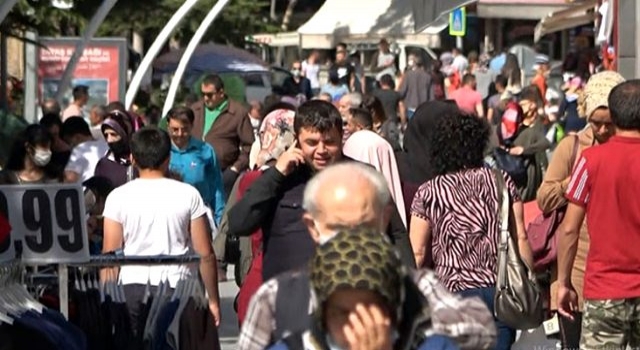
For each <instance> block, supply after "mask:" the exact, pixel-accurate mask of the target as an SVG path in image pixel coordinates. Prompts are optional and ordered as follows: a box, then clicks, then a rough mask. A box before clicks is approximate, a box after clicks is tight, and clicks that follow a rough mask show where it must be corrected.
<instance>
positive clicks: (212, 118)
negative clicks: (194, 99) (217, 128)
mask: <svg viewBox="0 0 640 350" xmlns="http://www.w3.org/2000/svg"><path fill="white" fill-rule="evenodd" d="M228 106H229V100H224V102H222V103H221V104H220V105H219V106H217V107H216V108H214V109H209V108H207V107H205V108H204V131H203V132H202V138H203V139H204V137H205V136H206V135H207V134H208V133H209V130H211V128H212V127H213V123H215V122H216V119H218V117H219V116H220V114H222V111H224V109H225V108H227V107H228Z"/></svg>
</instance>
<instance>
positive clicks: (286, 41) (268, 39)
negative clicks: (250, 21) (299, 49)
mask: <svg viewBox="0 0 640 350" xmlns="http://www.w3.org/2000/svg"><path fill="white" fill-rule="evenodd" d="M244 40H245V41H247V42H251V43H256V44H262V45H268V46H271V47H285V46H298V45H299V44H300V35H298V32H286V33H276V34H253V35H247V36H245V38H244Z"/></svg>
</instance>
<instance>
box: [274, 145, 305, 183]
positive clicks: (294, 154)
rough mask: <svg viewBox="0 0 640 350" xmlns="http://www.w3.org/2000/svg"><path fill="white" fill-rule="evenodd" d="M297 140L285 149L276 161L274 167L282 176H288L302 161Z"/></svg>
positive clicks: (302, 157)
mask: <svg viewBox="0 0 640 350" xmlns="http://www.w3.org/2000/svg"><path fill="white" fill-rule="evenodd" d="M297 146H298V141H297V140H296V141H294V142H293V144H292V145H291V146H290V147H289V149H287V150H286V151H285V152H284V153H283V154H282V155H281V156H280V158H278V161H277V162H276V169H277V170H278V171H279V172H280V173H281V174H282V175H284V176H289V174H291V173H292V172H293V171H294V170H295V169H296V168H297V167H298V165H300V164H303V163H304V156H303V154H302V150H301V149H300V148H298V147H297Z"/></svg>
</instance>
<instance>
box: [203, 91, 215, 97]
mask: <svg viewBox="0 0 640 350" xmlns="http://www.w3.org/2000/svg"><path fill="white" fill-rule="evenodd" d="M217 94H218V92H217V91H212V92H203V93H202V96H204V97H206V98H213V96H215V95H217Z"/></svg>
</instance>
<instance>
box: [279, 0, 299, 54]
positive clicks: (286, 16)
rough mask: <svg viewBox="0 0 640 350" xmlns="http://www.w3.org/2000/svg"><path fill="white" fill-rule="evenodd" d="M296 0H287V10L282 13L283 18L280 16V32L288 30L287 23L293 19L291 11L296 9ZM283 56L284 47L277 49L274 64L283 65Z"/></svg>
mask: <svg viewBox="0 0 640 350" xmlns="http://www.w3.org/2000/svg"><path fill="white" fill-rule="evenodd" d="M297 3H298V0H289V3H288V4H287V9H286V10H285V12H284V16H282V25H281V26H280V30H281V31H282V32H286V31H287V30H289V23H290V22H291V17H293V10H294V9H295V7H296V4H297ZM283 56H284V47H282V46H280V47H278V53H277V55H276V62H277V63H278V64H280V65H283V63H284V62H283Z"/></svg>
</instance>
